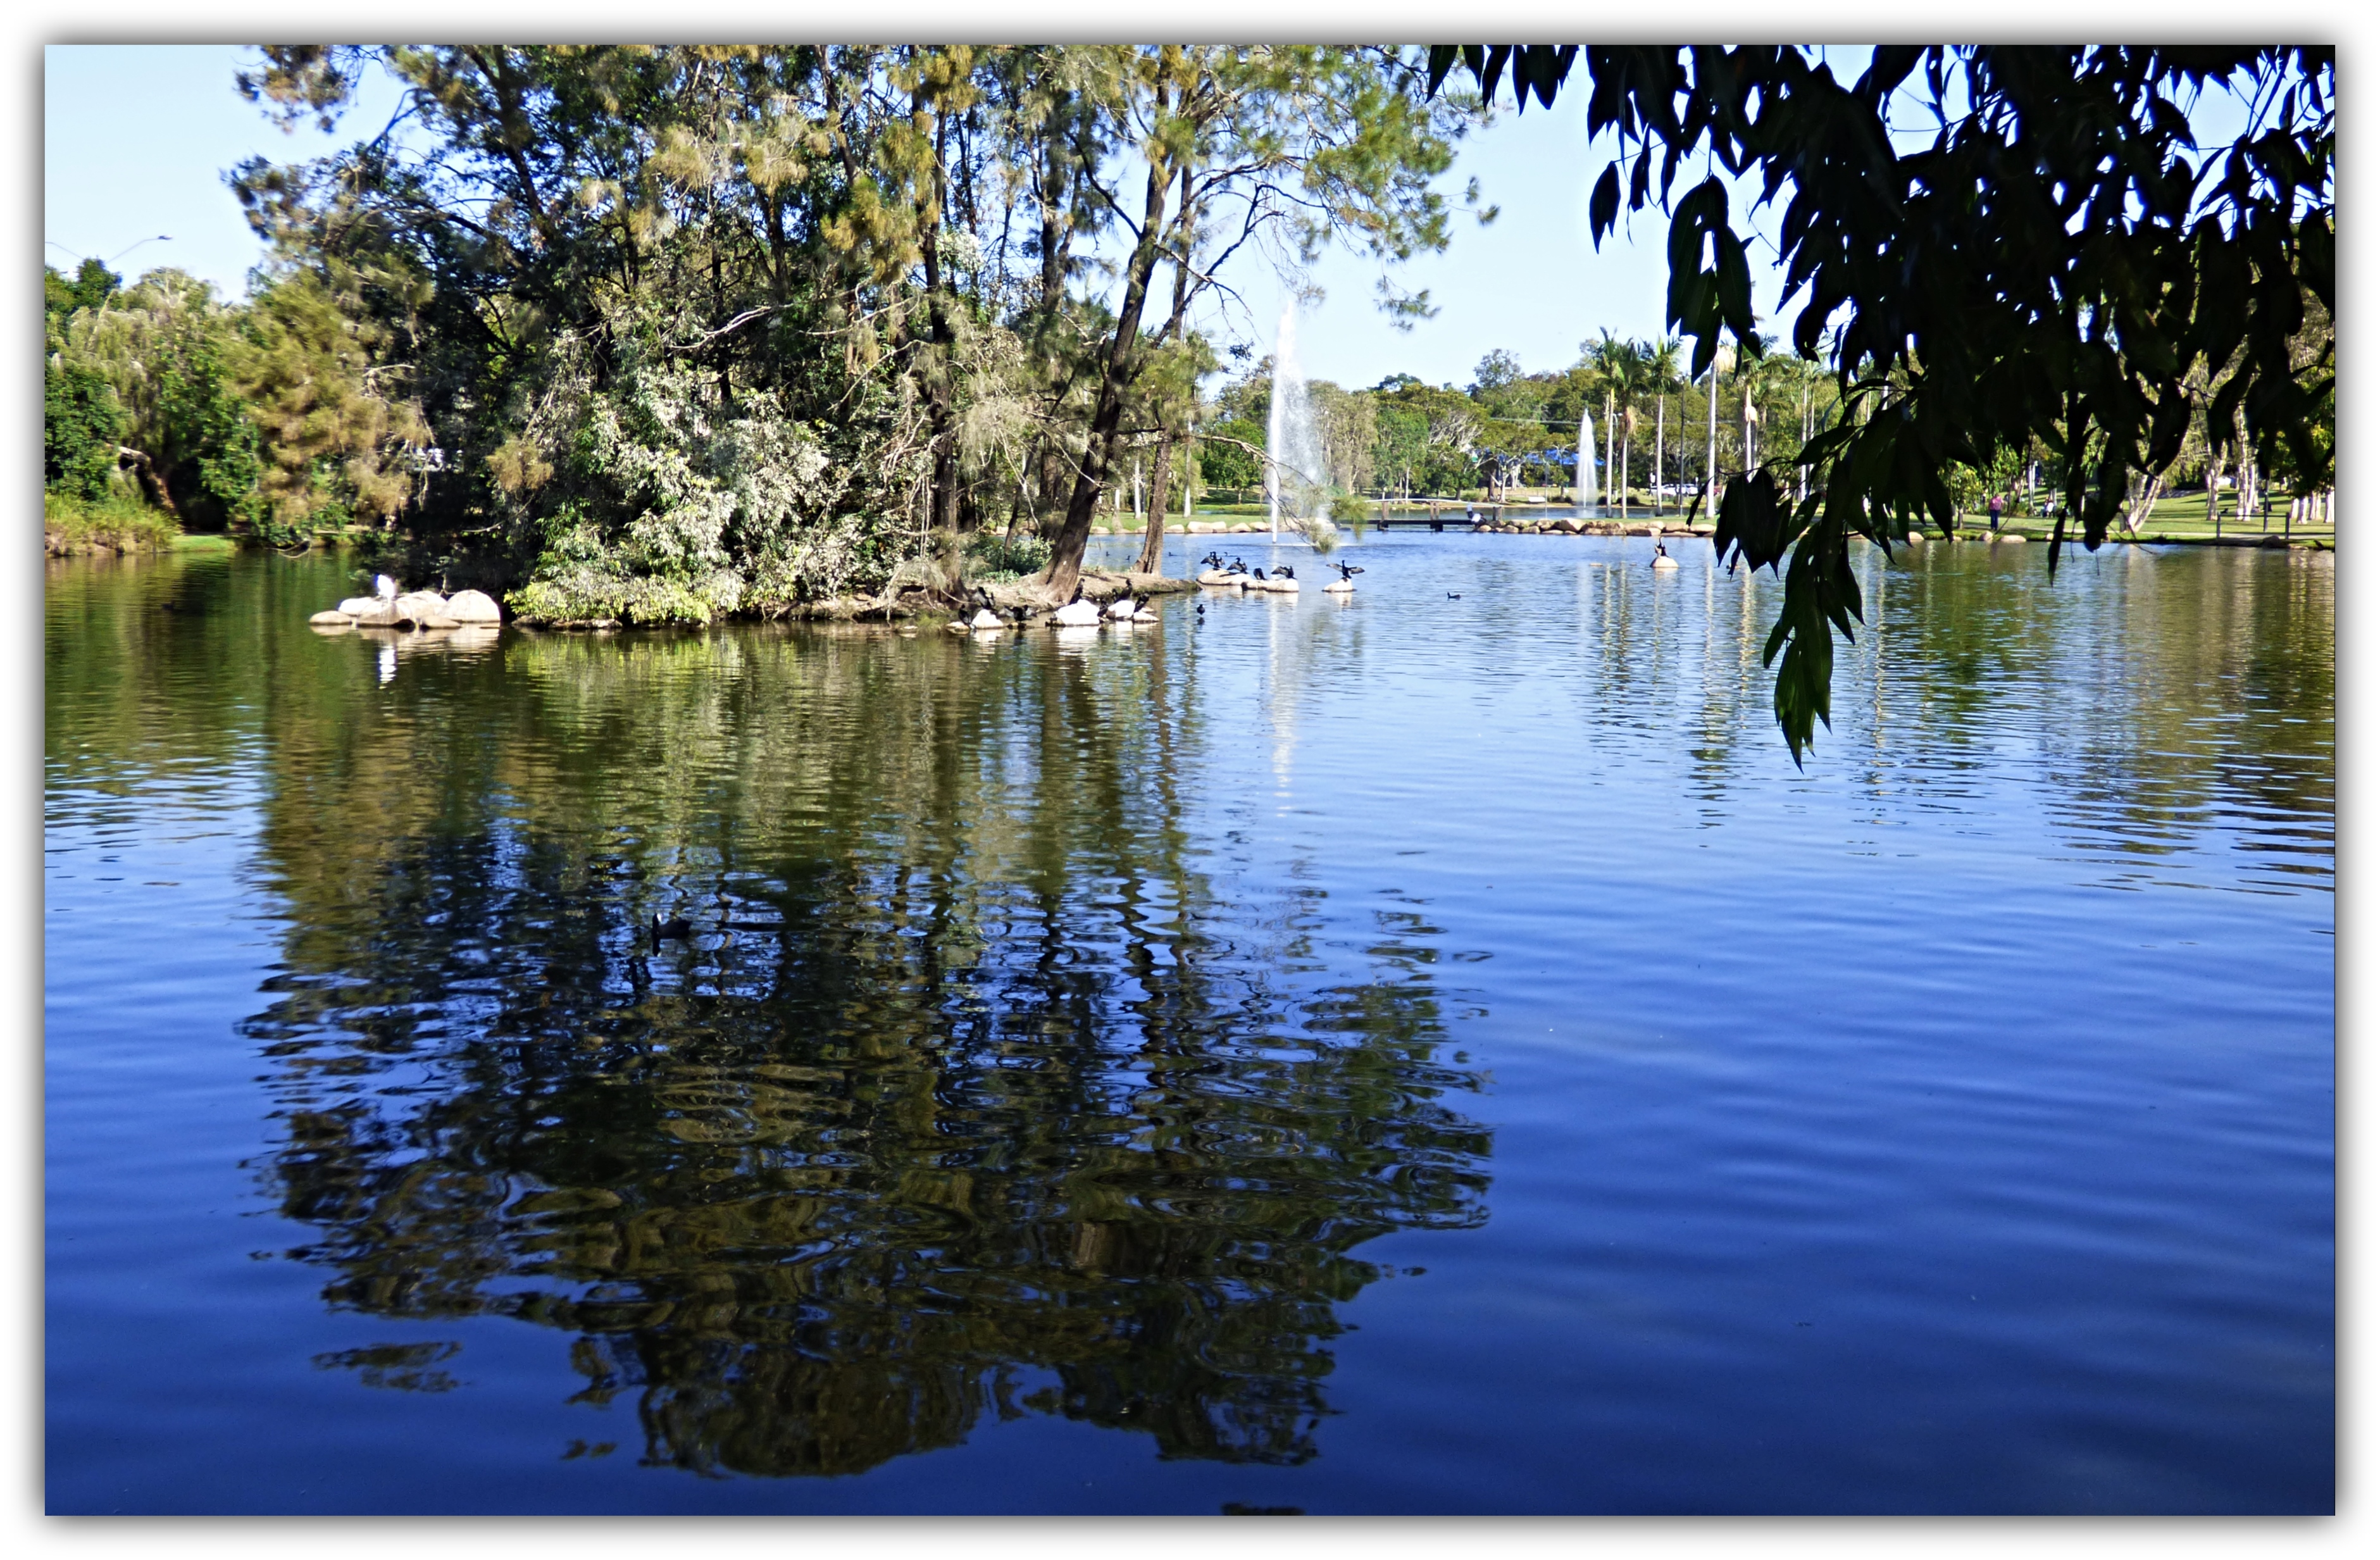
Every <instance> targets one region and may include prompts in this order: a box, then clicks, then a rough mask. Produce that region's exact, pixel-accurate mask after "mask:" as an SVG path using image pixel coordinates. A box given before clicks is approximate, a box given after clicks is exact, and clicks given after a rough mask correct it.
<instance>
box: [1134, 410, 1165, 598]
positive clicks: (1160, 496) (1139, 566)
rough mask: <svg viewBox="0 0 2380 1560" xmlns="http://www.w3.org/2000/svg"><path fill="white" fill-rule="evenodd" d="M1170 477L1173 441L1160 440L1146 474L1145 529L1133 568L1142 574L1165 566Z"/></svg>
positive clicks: (1154, 571)
mask: <svg viewBox="0 0 2380 1560" xmlns="http://www.w3.org/2000/svg"><path fill="white" fill-rule="evenodd" d="M1172 474H1173V441H1172V440H1171V439H1165V440H1160V442H1159V444H1158V446H1157V461H1156V465H1155V466H1154V467H1153V468H1152V469H1151V470H1150V471H1149V474H1148V529H1147V530H1144V531H1143V532H1142V533H1141V538H1140V557H1139V559H1138V561H1136V562H1135V563H1134V565H1133V566H1132V567H1134V568H1135V569H1136V570H1138V571H1139V572H1140V573H1142V574H1156V573H1159V572H1160V565H1162V564H1163V563H1164V562H1165V499H1166V489H1167V484H1168V481H1170V479H1171V478H1172Z"/></svg>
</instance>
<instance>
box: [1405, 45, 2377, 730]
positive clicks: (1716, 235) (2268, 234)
mask: <svg viewBox="0 0 2380 1560" xmlns="http://www.w3.org/2000/svg"><path fill="white" fill-rule="evenodd" d="M1583 54H1584V57H1585V64H1586V67H1587V74H1588V77H1589V79H1590V83H1591V85H1590V88H1589V99H1588V104H1587V126H1588V129H1589V132H1590V133H1591V134H1597V135H1599V134H1602V133H1605V132H1610V133H1611V134H1613V135H1614V136H1615V137H1616V138H1617V140H1618V141H1619V154H1618V155H1617V156H1616V157H1615V158H1614V159H1613V161H1612V162H1611V164H1610V165H1609V166H1608V167H1606V168H1605V169H1604V171H1603V174H1602V176H1601V177H1600V178H1599V179H1598V180H1597V185H1596V188H1595V191H1594V194H1593V196H1592V197H1591V199H1590V207H1589V214H1590V221H1591V224H1592V226H1593V230H1594V232H1595V234H1596V236H1597V238H1598V240H1599V239H1600V238H1602V236H1604V235H1605V234H1608V233H1609V231H1611V228H1612V226H1613V225H1614V224H1615V223H1616V222H1617V220H1618V217H1619V214H1620V212H1621V206H1622V204H1623V201H1624V203H1625V206H1626V208H1627V209H1628V210H1630V211H1638V210H1642V209H1644V208H1645V206H1646V205H1648V204H1658V205H1660V206H1661V207H1662V208H1663V209H1665V210H1667V211H1668V212H1669V213H1670V295H1669V311H1670V322H1671V323H1672V324H1673V325H1675V326H1676V327H1678V328H1679V329H1680V330H1682V331H1683V332H1685V333H1686V334H1688V335H1693V336H1694V338H1695V346H1694V372H1701V370H1702V369H1704V368H1705V367H1706V366H1707V365H1708V364H1709V363H1710V361H1711V360H1712V358H1713V356H1714V354H1715V353H1716V352H1717V351H1718V345H1719V341H1720V338H1721V336H1722V335H1723V334H1730V333H1731V334H1732V335H1734V336H1735V337H1736V338H1737V339H1738V340H1739V341H1740V342H1743V343H1745V344H1747V345H1751V344H1753V342H1754V330H1753V324H1754V313H1753V304H1752V298H1751V286H1750V277H1749V269H1748V267H1747V265H1746V264H1745V261H1744V249H1743V239H1742V237H1741V235H1739V234H1738V233H1737V232H1736V231H1735V228H1734V223H1735V220H1736V219H1735V218H1734V217H1733V216H1731V214H1730V212H1729V209H1728V194H1727V188H1726V186H1725V185H1724V184H1723V183H1721V182H1720V180H1719V179H1718V175H1717V173H1716V171H1713V172H1711V173H1709V174H1707V175H1706V177H1704V178H1703V179H1701V180H1700V181H1698V182H1696V183H1694V184H1693V185H1692V187H1691V188H1689V189H1686V190H1685V191H1684V192H1683V193H1682V194H1681V193H1678V192H1677V181H1678V176H1679V173H1680V170H1681V168H1682V166H1683V165H1685V163H1686V161H1687V159H1688V158H1689V157H1691V156H1693V155H1694V154H1695V153H1697V152H1699V153H1700V154H1701V155H1702V156H1703V157H1704V159H1705V160H1706V163H1707V164H1710V165H1715V167H1716V168H1718V169H1724V170H1726V172H1728V173H1729V174H1730V175H1736V176H1747V175H1749V176H1756V177H1757V178H1758V179H1759V181H1760V185H1761V193H1760V196H1759V198H1758V201H1757V202H1756V203H1757V204H1761V205H1768V204H1771V203H1774V202H1777V201H1779V200H1781V201H1782V202H1783V204H1782V210H1781V213H1779V230H1778V235H1777V242H1778V246H1779V251H1780V253H1781V256H1782V258H1783V264H1784V271H1785V281H1784V285H1783V288H1782V294H1783V296H1782V297H1781V298H1780V299H1779V302H1780V304H1781V303H1783V302H1785V301H1787V300H1790V299H1792V298H1793V296H1794V295H1795V294H1797V293H1800V292H1802V291H1803V289H1804V288H1806V289H1807V300H1806V301H1805V302H1804V303H1803V306H1802V308H1801V310H1800V312H1799V313H1798V315H1797V316H1796V317H1795V319H1794V322H1793V326H1792V334H1791V340H1792V345H1793V347H1794V350H1795V351H1796V352H1797V353H1799V354H1800V355H1801V356H1802V357H1803V358H1805V359H1809V360H1822V361H1825V362H1826V363H1827V364H1828V366H1829V367H1830V368H1831V369H1832V370H1833V371H1834V372H1835V374H1836V376H1837V379H1838V382H1839V384H1840V389H1841V392H1842V395H1843V397H1844V400H1845V402H1846V403H1847V406H1848V407H1849V408H1850V410H1851V412H1852V415H1851V416H1849V417H1847V418H1846V419H1845V420H1842V421H1840V422H1839V423H1838V424H1836V425H1835V426H1833V427H1830V428H1828V429H1826V430H1824V431H1822V432H1821V433H1818V434H1817V435H1816V436H1815V437H1814V438H1812V439H1811V440H1810V441H1809V443H1808V444H1807V445H1804V446H1803V447H1802V448H1800V449H1799V450H1798V451H1796V452H1795V453H1794V454H1793V455H1792V456H1791V464H1792V465H1798V466H1802V467H1805V468H1810V469H1812V470H1813V472H1814V473H1815V474H1816V475H1818V476H1819V478H1820V480H1819V481H1817V482H1815V484H1814V485H1813V491H1812V492H1811V494H1810V495H1809V496H1808V497H1807V498H1805V499H1803V500H1802V501H1801V502H1800V503H1798V504H1796V505H1794V506H1791V509H1790V510H1788V509H1787V508H1786V507H1784V506H1783V500H1782V498H1781V496H1780V494H1782V491H1783V489H1782V486H1781V485H1780V484H1779V483H1777V482H1775V481H1773V480H1772V481H1769V482H1768V483H1767V485H1766V486H1763V485H1762V484H1761V478H1760V474H1759V473H1753V472H1747V473H1744V474H1743V475H1741V476H1738V477H1736V478H1735V479H1733V481H1731V483H1730V494H1729V496H1728V498H1727V499H1726V500H1723V501H1722V502H1721V505H1720V512H1719V531H1718V541H1719V545H1720V547H1721V550H1722V552H1723V553H1724V552H1726V551H1727V550H1728V549H1730V548H1732V549H1734V550H1735V552H1736V554H1737V555H1740V556H1742V557H1743V558H1744V559H1746V560H1747V561H1749V562H1752V563H1754V564H1755V566H1756V565H1757V564H1760V563H1763V562H1766V563H1767V564H1769V565H1770V566H1771V567H1774V566H1775V565H1776V564H1777V563H1778V562H1779V560H1780V559H1782V558H1783V557H1784V555H1785V552H1784V550H1785V548H1786V547H1787V546H1789V545H1790V546H1792V547H1793V548H1794V549H1795V552H1794V556H1793V561H1792V565H1791V567H1790V569H1789V570H1788V572H1787V581H1786V582H1787V599H1786V604H1785V609H1784V615H1783V617H1782V618H1781V619H1780V622H1779V634H1778V637H1777V638H1775V639H1772V641H1771V652H1772V654H1773V653H1774V652H1775V651H1776V649H1777V648H1779V646H1780V645H1782V646H1784V647H1786V650H1787V653H1786V656H1785V660H1784V663H1783V664H1782V665H1780V666H1779V682H1778V696H1777V697H1778V714H1779V721H1780V722H1781V724H1782V725H1783V727H1784V730H1785V735H1786V738H1787V740H1788V741H1789V742H1790V743H1791V745H1792V748H1793V750H1794V753H1795V755H1796V757H1797V759H1798V758H1799V756H1800V755H1801V753H1802V752H1803V750H1804V749H1805V748H1806V747H1807V746H1808V744H1809V742H1810V739H1811V735H1812V731H1813V725H1814V722H1815V721H1818V720H1824V719H1825V718H1826V715H1827V694H1826V683H1825V675H1826V672H1827V670H1828V667H1829V666H1830V664H1831V660H1832V654H1831V651H1830V650H1829V649H1828V648H1826V646H1825V643H1824V641H1825V638H1826V632H1827V628H1828V626H1832V627H1833V628H1835V629H1837V630H1839V631H1840V632H1843V633H1845V634H1846V635H1848V634H1849V632H1850V623H1851V621H1852V619H1853V618H1856V617H1857V616H1859V608H1860V603H1859V599H1858V593H1857V591H1856V589H1855V587H1853V585H1852V576H1851V573H1850V568H1849V564H1848V561H1847V553H1846V547H1847V543H1848V541H1849V538H1850V537H1851V536H1852V535H1854V534H1857V535H1864V536H1866V537H1868V538H1870V539H1871V540H1873V541H1875V542H1878V543H1882V544H1888V543H1889V542H1890V541H1891V540H1892V539H1893V538H1894V537H1896V536H1897V535H1898V534H1899V533H1900V532H1902V531H1905V530H1907V529H1908V528H1909V527H1910V526H1911V525H1913V524H1915V523H1918V522H1919V521H1920V519H1921V518H1923V517H1930V518H1933V520H1934V521H1935V522H1936V523H1937V524H1938V525H1940V526H1942V527H1944V528H1945V529H1947V528H1948V527H1949V524H1950V522H1951V518H1952V509H1951V501H1950V495H1949V490H1948V488H1947V486H1946V484H1945V471H1946V469H1947V468H1948V467H1949V465H1950V464H1951V463H1952V462H1963V463H1966V464H1967V465H1969V466H1973V467H1982V466H1985V465H1987V464H1989V463H1991V462H1992V461H1993V460H1995V459H1996V458H1998V456H1999V455H2001V454H2002V453H2004V452H2008V451H2012V450H2022V449H2029V448H2032V447H2034V446H2035V445H2038V446H2039V447H2041V448H2043V449H2046V451H2048V452H2049V453H2050V454H2051V455H2053V456H2054V457H2056V458H2057V460H2058V465H2059V467H2060V468H2061V469H2062V473H2063V477H2064V481H2065V503H2064V507H2063V511H2062V512H2061V515H2060V518H2059V525H2058V534H2057V537H2056V539H2055V540H2056V542H2057V543H2058V544H2061V545H2062V543H2063V542H2064V540H2065V529H2066V524H2067V521H2068V520H2069V519H2072V520H2074V521H2077V522H2079V525H2080V529H2081V539H2082V541H2083V544H2084V545H2085V546H2086V547H2096V546H2097V545H2098V544H2099V543H2100V542H2101V541H2103V540H2104V539H2105V537H2106V534H2107V527H2108V524H2109V523H2110V521H2111V520H2113V519H2114V518H2115V517H2116V515H2117V514H2118V512H2119V508H2120V507H2121V506H2122V504H2123V501H2124V497H2125V493H2126V489H2127V480H2128V478H2129V477H2130V476H2131V474H2133V473H2135V472H2139V473H2155V472H2161V471H2163V470H2165V469H2168V467H2170V466H2171V465H2172V464H2173V463H2174V461H2175V460H2176V459H2177V458H2178V457H2179V456H2180V452H2181V450H2182V447H2183V443H2184V440H2185V438H2186V437H2187V436H2188V434H2189V432H2190V429H2191V426H2192V420H2193V419H2199V418H2203V419H2205V420H2207V421H2208V422H2209V423H2210V424H2211V425H2214V426H2219V427H2226V428H2228V427H2230V426H2232V425H2233V422H2234V420H2235V419H2237V420H2239V422H2240V425H2242V426H2243V427H2244V430H2245V433H2246V436H2247V438H2248V440H2249V441H2250V442H2251V443H2252V444H2253V447H2254V448H2255V449H2256V450H2257V452H2258V453H2259V455H2260V457H2263V458H2265V460H2267V461H2286V462H2287V463H2288V464H2289V466H2291V467H2292V468H2293V469H2297V470H2298V471H2300V472H2301V473H2305V474H2307V475H2308V476H2310V477H2312V478H2313V479H2315V480H2326V478H2327V462H2328V456H2327V450H2328V442H2327V436H2326V423H2327V418H2328V413H2327V410H2326V408H2327V407H2328V404H2329V397H2330V396H2331V390H2332V380H2333V367H2332V364H2333V356H2332V353H2331V350H2330V347H2329V344H2328V342H2327V339H2326V337H2325V339H2324V340H2323V341H2321V342H2320V343H2318V344H2316V346H2315V347H2314V349H2313V351H2312V352H2308V351H2307V350H2306V343H2305V339H2304V337H2305V334H2306V332H2307V329H2308V326H2309V324H2310V323H2312V322H2313V321H2315V320H2319V321H2321V322H2323V323H2325V328H2326V321H2327V318H2328V311H2329V310H2330V309H2331V308H2332V307H2333V303H2334V282H2335V266H2334V259H2333V229H2334V224H2335V206H2334V194H2333V159H2334V148H2335V140H2336V104H2335V95H2334V91H2335V89H2334V81H2333V73H2334V67H2333V57H2332V52H2331V51H2330V50H2329V49H2327V48H2324V47H2314V46H2295V47H2283V46H2265V47H2234V46H2214V45H2198V46H2185V47H2151V46H2131V45H2100V46H2040V45H2026V46H1997V45H1996V46H1957V47H1954V46H1947V45H1941V46H1930V47H1918V46H1900V45H1896V46H1888V47H1882V48H1878V49H1877V50H1876V51H1875V53H1874V55H1873V58H1872V60H1871V63H1870V65H1869V67H1868V69H1867V70H1866V71H1865V72H1864V74H1863V75H1862V76H1861V77H1860V78H1859V79H1858V80H1857V81H1855V82H1852V83H1851V84H1849V85H1845V84H1843V83H1841V82H1839V81H1838V80H1836V79H1835V78H1834V76H1833V74H1832V72H1831V71H1830V69H1829V68H1828V66H1827V64H1826V63H1825V61H1824V60H1823V59H1822V58H1819V57H1816V55H1815V53H1814V52H1812V51H1805V50H1801V49H1796V48H1789V47H1772V46H1760V47H1744V48H1722V47H1718V46H1713V45H1696V46H1693V47H1681V46H1654V45H1630V46H1614V47H1591V48H1587V49H1585V50H1584V51H1583ZM1458 64H1461V65H1463V66H1464V67H1467V68H1469V69H1470V70H1471V71H1472V72H1473V73H1474V74H1475V76H1477V77H1478V79H1479V80H1480V82H1481V84H1482V85H1483V87H1487V88H1488V90H1490V91H1492V90H1493V83H1494V82H1495V80H1496V79H1498V78H1499V76H1500V73H1502V72H1505V71H1509V72H1510V73H1511V75H1512V79H1513V80H1514V81H1515V83H1516V90H1518V91H1523V92H1524V93H1528V92H1534V93H1535V94H1536V96H1537V97H1538V99H1539V101H1540V102H1543V103H1548V104H1550V102H1551V100H1552V97H1553V94H1554V91H1555V89H1556V88H1557V87H1558V86H1559V85H1560V83H1561V82H1562V81H1563V80H1564V79H1565V78H1566V77H1567V74H1568V71H1569V69H1570V67H1571V66H1572V64H1573V51H1572V50H1570V49H1568V48H1555V47H1552V46H1549V45H1497V46H1494V47H1488V48H1484V49H1483V48H1480V47H1465V46H1458V45H1440V46H1439V47H1436V48H1434V49H1433V50H1432V51H1431V62H1430V69H1431V80H1432V85H1433V87H1435V86H1436V84H1437V83H1439V82H1440V81H1442V80H1443V79H1444V78H1445V76H1446V74H1447V73H1448V72H1449V71H1451V69H1453V68H1454V67H1455V66H1456V65H1458ZM2208 91H2228V92H2230V93H2232V94H2234V95H2235V96H2237V97H2238V98H2240V100H2241V101H2242V102H2243V103H2244V104H2245V105H2246V107H2247V110H2248V113H2247V119H2248V123H2247V126H2246V128H2244V129H2243V130H2242V131H2241V132H2240V135H2238V136H2237V137H2236V138H2235V139H2234V140H2232V141H2231V142H2230V143H2229V144H2228V145H2227V146H2222V147H2215V148H2204V149H2202V148H2200V147H2199V146H2198V145H2197V144H2196V142H2195V140H2194V139H2193V135H2192V128H2191V123H2190V118H2189V112H2188V111H2189V108H2190V107H2191V105H2192V104H2194V103H2195V102H2196V101H2197V99H2198V98H2199V97H2200V96H2201V95H2202V94H2204V93H2206V92H2208ZM1911 103H1915V104H1918V105H1920V107H1921V109H1922V113H1923V116H1924V118H1925V125H1924V127H1922V128H1919V129H1917V130H1915V131H1913V130H1912V128H1910V126H1908V125H1907V124H1906V123H1903V122H1897V121H1896V119H1895V117H1894V110H1895V105H1896V104H1899V105H1900V107H1901V110H1902V113H1903V116H1904V118H1905V116H1906V108H1907V105H1908V104H1911ZM2310 302H2311V304H2313V305H2314V306H2317V307H2315V308H2313V309H2312V310H2311V311H2310V308H2309V304H2310ZM2058 550H2059V547H2058V545H2053V546H2052V548H2051V550H2050V567H2052V568H2053V569H2054V568H2055V567H2056V565H2057V558H2058Z"/></svg>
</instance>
